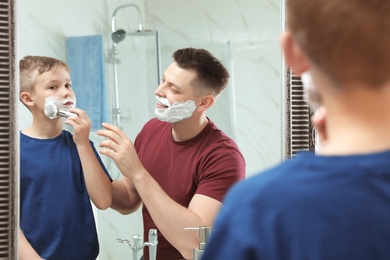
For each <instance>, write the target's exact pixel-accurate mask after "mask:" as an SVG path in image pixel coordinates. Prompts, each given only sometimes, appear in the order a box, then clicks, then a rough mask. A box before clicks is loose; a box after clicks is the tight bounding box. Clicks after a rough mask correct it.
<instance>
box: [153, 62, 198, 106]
mask: <svg viewBox="0 0 390 260" xmlns="http://www.w3.org/2000/svg"><path fill="white" fill-rule="evenodd" d="M195 76H196V74H195V72H194V71H191V70H186V69H182V68H180V67H179V66H178V65H177V64H176V63H175V62H173V63H172V64H171V65H170V66H169V67H168V68H167V69H166V71H165V72H164V75H163V78H162V80H161V84H160V85H159V86H158V87H157V89H156V90H155V92H154V93H155V94H156V96H159V97H162V98H166V99H167V100H168V101H169V103H170V104H171V105H172V104H173V103H174V102H175V101H178V102H185V101H187V100H194V101H195V96H194V91H193V87H192V86H191V84H190V83H191V81H192V80H193V79H194V78H195ZM156 106H157V107H158V108H164V107H165V106H164V105H163V104H161V102H157V104H156Z"/></svg>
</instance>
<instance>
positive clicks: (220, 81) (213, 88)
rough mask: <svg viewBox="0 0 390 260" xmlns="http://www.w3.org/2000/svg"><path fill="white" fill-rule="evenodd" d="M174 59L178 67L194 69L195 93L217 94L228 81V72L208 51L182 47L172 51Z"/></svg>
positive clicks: (193, 83)
mask: <svg viewBox="0 0 390 260" xmlns="http://www.w3.org/2000/svg"><path fill="white" fill-rule="evenodd" d="M173 59H174V61H175V62H176V63H177V64H178V65H179V67H180V68H183V69H188V70H193V71H195V73H196V75H197V77H196V79H194V80H193V82H192V85H193V86H194V87H195V88H194V92H195V94H197V95H201V94H205V93H207V94H211V95H213V96H218V95H219V94H220V93H222V91H223V90H224V89H225V88H226V86H227V84H228V82H229V72H228V71H227V70H226V68H225V67H224V66H223V65H222V63H221V62H220V61H219V60H218V59H217V58H215V57H214V56H213V55H212V54H211V53H210V52H209V51H207V50H204V49H195V48H184V49H180V50H177V51H175V52H174V53H173Z"/></svg>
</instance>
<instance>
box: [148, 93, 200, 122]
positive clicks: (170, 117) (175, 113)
mask: <svg viewBox="0 0 390 260" xmlns="http://www.w3.org/2000/svg"><path fill="white" fill-rule="evenodd" d="M156 99H157V101H158V102H160V103H161V104H162V105H163V106H166V107H164V108H160V107H156V109H155V110H154V113H155V115H156V117H157V118H158V119H159V120H161V121H165V122H168V123H176V122H178V121H181V120H183V119H186V118H189V117H191V116H192V114H193V113H194V111H195V109H196V105H195V101H193V100H187V101H185V102H182V101H174V102H173V104H172V105H171V104H170V103H169V101H168V99H166V98H163V97H159V96H156Z"/></svg>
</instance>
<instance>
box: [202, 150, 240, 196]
mask: <svg viewBox="0 0 390 260" xmlns="http://www.w3.org/2000/svg"><path fill="white" fill-rule="evenodd" d="M199 171H200V182H199V185H198V188H197V190H196V194H202V195H205V196H208V197H211V198H213V199H216V200H218V201H221V202H222V200H223V198H224V196H225V195H226V193H227V191H228V190H229V189H230V188H231V187H232V186H233V185H234V184H235V183H237V182H238V181H240V180H242V179H244V178H245V160H244V158H243V156H242V154H241V152H240V151H239V150H238V149H236V148H234V147H218V148H216V149H214V150H213V151H212V152H211V153H210V154H209V155H208V156H207V158H205V159H204V160H203V161H202V163H201V165H200V169H199Z"/></svg>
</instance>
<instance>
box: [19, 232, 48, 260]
mask: <svg viewBox="0 0 390 260" xmlns="http://www.w3.org/2000/svg"><path fill="white" fill-rule="evenodd" d="M19 259H20V260H42V259H43V258H41V257H40V256H39V255H38V253H37V252H36V251H35V250H34V248H33V247H32V246H31V245H30V243H29V242H28V241H27V238H26V237H25V236H24V234H23V231H22V230H21V229H20V228H19Z"/></svg>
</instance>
